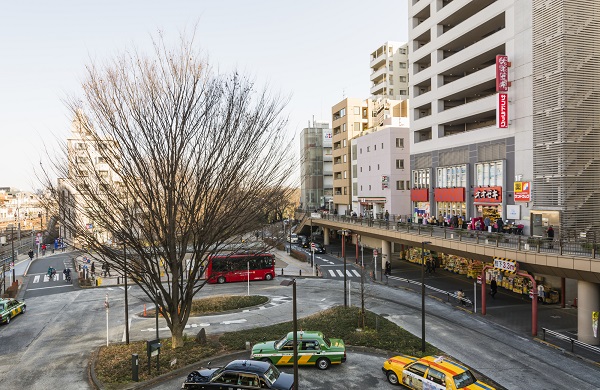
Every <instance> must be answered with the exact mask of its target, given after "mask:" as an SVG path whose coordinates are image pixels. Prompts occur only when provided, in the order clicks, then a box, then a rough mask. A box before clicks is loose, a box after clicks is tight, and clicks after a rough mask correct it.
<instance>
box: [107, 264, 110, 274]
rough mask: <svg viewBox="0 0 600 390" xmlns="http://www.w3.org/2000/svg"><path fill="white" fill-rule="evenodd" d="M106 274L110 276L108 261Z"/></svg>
mask: <svg viewBox="0 0 600 390" xmlns="http://www.w3.org/2000/svg"><path fill="white" fill-rule="evenodd" d="M106 274H107V275H108V276H110V266H109V265H108V263H106Z"/></svg>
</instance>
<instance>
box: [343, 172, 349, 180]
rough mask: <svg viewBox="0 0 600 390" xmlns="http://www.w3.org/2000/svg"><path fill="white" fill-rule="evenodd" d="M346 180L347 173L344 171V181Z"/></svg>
mask: <svg viewBox="0 0 600 390" xmlns="http://www.w3.org/2000/svg"><path fill="white" fill-rule="evenodd" d="M347 178H348V171H344V179H347Z"/></svg>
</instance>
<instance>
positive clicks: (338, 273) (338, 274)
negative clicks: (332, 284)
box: [327, 269, 360, 278]
mask: <svg viewBox="0 0 600 390" xmlns="http://www.w3.org/2000/svg"><path fill="white" fill-rule="evenodd" d="M327 271H329V276H330V277H332V278H338V277H339V278H343V277H344V272H343V270H340V269H329V270H327ZM346 276H349V277H351V278H360V273H359V272H358V271H357V270H355V269H352V270H350V269H347V270H346Z"/></svg>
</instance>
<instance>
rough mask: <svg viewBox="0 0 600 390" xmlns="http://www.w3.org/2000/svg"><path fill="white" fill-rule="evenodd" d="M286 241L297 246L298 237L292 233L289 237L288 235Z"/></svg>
mask: <svg viewBox="0 0 600 390" xmlns="http://www.w3.org/2000/svg"><path fill="white" fill-rule="evenodd" d="M287 241H288V242H291V243H292V244H297V243H298V235H297V234H296V233H292V234H291V235H290V234H288V236H287Z"/></svg>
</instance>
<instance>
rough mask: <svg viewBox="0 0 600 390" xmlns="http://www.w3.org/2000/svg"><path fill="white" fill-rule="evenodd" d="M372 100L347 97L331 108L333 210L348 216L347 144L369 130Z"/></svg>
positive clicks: (348, 148)
mask: <svg viewBox="0 0 600 390" xmlns="http://www.w3.org/2000/svg"><path fill="white" fill-rule="evenodd" d="M371 107H372V101H370V100H361V99H356V98H346V99H344V100H342V101H341V102H339V103H337V104H336V105H334V106H333V107H332V109H331V112H332V124H333V125H332V127H333V152H332V154H333V211H332V212H334V213H338V214H349V213H350V211H351V210H352V171H351V169H352V167H351V154H350V153H351V150H350V141H351V140H352V139H353V138H354V137H356V136H358V135H360V133H361V131H363V130H366V129H368V128H369V125H370V121H369V118H370V115H369V112H370V111H371Z"/></svg>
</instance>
